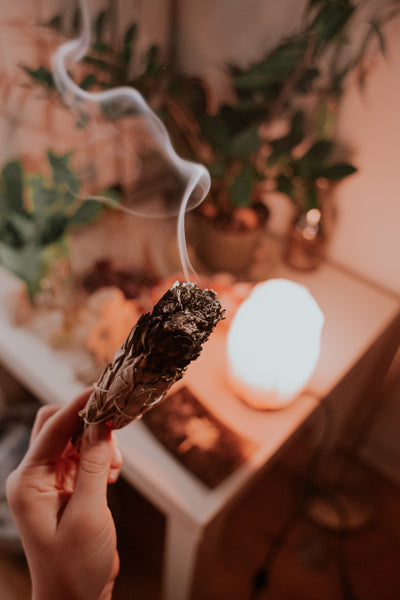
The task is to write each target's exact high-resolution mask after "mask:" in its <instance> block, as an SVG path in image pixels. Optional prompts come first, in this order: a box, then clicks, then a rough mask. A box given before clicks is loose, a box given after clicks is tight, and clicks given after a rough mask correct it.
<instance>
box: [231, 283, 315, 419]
mask: <svg viewBox="0 0 400 600" xmlns="http://www.w3.org/2000/svg"><path fill="white" fill-rule="evenodd" d="M323 323H324V316H323V314H322V312H321V310H320V308H319V306H318V305H317V303H316V301H315V300H314V298H313V297H312V296H311V294H310V293H309V291H308V290H307V289H306V288H305V287H304V286H302V285H299V284H297V283H294V282H292V281H288V280H286V279H271V280H270V281H267V282H263V283H260V284H258V285H256V286H255V287H254V289H253V291H252V293H251V294H250V296H249V297H248V298H247V300H245V301H244V302H243V303H242V304H241V305H240V307H239V309H238V311H237V313H236V315H235V317H234V319H233V321H232V324H231V326H230V329H229V332H228V338H227V351H228V367H229V378H230V383H231V384H232V386H233V387H234V389H235V391H236V393H237V394H238V395H239V396H240V397H242V398H243V399H244V400H245V401H246V402H247V403H248V404H249V405H251V406H254V407H255V408H265V409H268V408H280V407H282V406H285V405H287V404H288V403H289V402H291V401H292V400H293V399H294V398H295V397H296V395H297V394H298V393H299V392H300V391H301V390H302V389H303V388H304V386H305V384H306V383H307V381H308V379H309V377H310V375H311V373H312V372H313V370H314V368H315V365H316V363H317V360H318V356H319V352H320V340H321V331H322V326H323Z"/></svg>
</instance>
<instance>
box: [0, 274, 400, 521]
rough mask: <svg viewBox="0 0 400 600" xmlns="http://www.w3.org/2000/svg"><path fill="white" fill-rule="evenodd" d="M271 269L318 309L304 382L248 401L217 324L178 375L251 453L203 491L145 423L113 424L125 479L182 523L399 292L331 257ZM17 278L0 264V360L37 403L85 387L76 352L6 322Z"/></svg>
mask: <svg viewBox="0 0 400 600" xmlns="http://www.w3.org/2000/svg"><path fill="white" fill-rule="evenodd" d="M271 276H272V277H286V278H288V279H292V280H294V281H297V282H299V283H302V284H304V285H306V287H307V288H308V289H309V290H310V292H311V293H312V295H313V296H314V298H315V299H316V300H317V302H318V304H319V306H320V308H321V309H322V311H323V313H324V315H325V325H324V329H323V334H322V344H321V355H320V358H319V361H318V364H317V367H316V369H315V371H314V373H313V375H312V377H311V379H310V381H309V383H308V386H307V388H306V390H305V391H304V392H303V393H301V394H300V395H299V397H298V398H296V399H295V400H294V401H293V402H292V403H291V404H290V405H289V406H288V407H286V408H285V409H282V410H277V411H268V412H265V411H256V410H253V409H251V408H248V407H247V406H246V405H245V404H244V403H243V402H242V401H241V400H239V399H238V398H236V397H235V396H234V394H233V393H232V392H231V391H230V389H229V386H228V385H227V382H226V377H225V369H224V355H225V333H226V329H224V327H219V326H218V327H217V330H216V331H215V332H214V333H213V335H212V336H211V338H210V340H209V341H208V342H207V344H206V345H205V347H204V349H203V352H202V355H201V357H200V358H199V359H198V360H197V361H195V362H194V363H193V364H192V365H191V366H190V367H189V369H188V372H187V373H186V375H185V377H184V380H183V382H182V385H183V384H184V385H187V386H188V387H189V388H190V389H191V390H192V391H193V392H194V393H195V394H196V396H197V397H198V398H199V399H200V400H201V402H202V403H203V404H204V405H205V406H206V407H207V408H209V409H211V410H212V412H213V413H214V414H215V415H216V416H217V417H218V418H220V419H221V420H223V421H224V422H225V423H226V424H227V425H228V426H229V427H230V428H231V429H232V430H234V431H237V432H238V433H239V434H242V435H244V436H245V437H247V438H248V439H251V440H253V441H254V442H255V444H256V450H255V451H254V452H253V453H252V454H251V456H250V458H249V459H248V460H247V461H246V462H244V463H243V464H242V465H241V466H240V467H239V468H237V469H236V471H235V472H234V473H233V474H232V475H230V476H229V477H228V478H227V479H226V480H224V481H223V482H222V483H221V484H220V485H218V486H217V487H216V488H214V489H209V488H208V487H206V486H205V485H204V484H202V483H201V482H200V481H199V480H198V479H196V477H195V476H193V475H192V474H191V473H190V472H188V471H187V470H186V469H185V468H183V467H182V466H181V465H180V464H179V463H178V462H177V461H176V460H175V459H174V458H173V457H172V455H170V454H169V453H168V452H167V451H166V450H165V449H164V447H163V446H162V445H161V444H160V443H159V442H158V441H157V440H156V438H154V436H153V435H152V434H151V433H150V432H149V431H148V429H147V428H146V427H145V425H144V424H143V423H142V422H140V421H138V422H135V423H133V424H131V425H129V426H128V427H126V428H124V429H122V430H120V431H118V432H117V435H118V438H119V444H120V447H121V451H122V454H123V457H124V467H123V475H124V477H125V478H126V479H127V480H128V481H129V482H130V483H131V484H132V485H133V486H134V487H135V488H136V489H137V490H138V491H139V492H141V493H143V494H144V495H145V496H146V497H147V498H148V499H149V500H150V501H151V502H152V503H153V504H154V505H155V506H156V507H157V508H158V509H159V510H161V511H162V512H165V513H167V514H169V515H171V514H173V515H175V516H179V518H180V519H182V521H183V522H185V523H186V526H188V527H201V526H202V525H203V524H205V523H206V522H207V521H209V520H210V519H211V518H212V517H213V516H214V515H215V514H217V512H218V511H219V510H220V509H221V507H223V506H224V505H225V504H226V503H227V502H228V501H229V500H230V499H231V498H233V497H234V496H235V494H236V493H237V492H238V491H239V490H240V489H241V488H242V487H243V485H245V484H246V483H247V482H248V481H249V480H250V479H251V477H252V476H253V475H254V473H255V472H256V471H257V470H258V469H259V468H260V467H261V466H263V465H264V464H265V463H266V462H267V461H268V460H269V459H270V458H271V457H272V456H273V455H274V454H275V453H276V451H277V450H278V449H279V448H280V447H281V446H282V444H283V443H284V442H285V441H286V440H287V439H288V438H289V437H290V435H291V434H292V433H293V432H294V431H295V430H296V429H297V428H298V427H299V426H300V425H301V424H302V423H303V422H304V420H305V419H306V418H307V417H308V416H309V415H310V413H311V412H312V411H313V410H314V409H315V408H316V406H317V405H318V402H319V401H320V400H321V399H322V398H323V397H325V396H326V395H327V394H328V393H329V391H330V390H332V389H333V388H334V386H335V385H336V384H337V383H338V382H339V381H340V380H341V379H342V378H343V376H344V375H345V374H346V373H347V372H348V371H349V370H350V369H351V367H352V366H353V365H354V364H355V363H356V362H357V360H358V359H359V358H360V357H361V356H362V355H363V354H364V353H365V352H366V351H367V350H368V348H369V347H370V346H371V345H372V344H373V342H374V341H375V340H376V339H377V337H378V336H379V335H380V334H381V333H382V332H383V331H384V330H385V329H386V327H388V326H389V324H390V323H391V321H392V320H393V319H394V318H395V317H396V315H397V314H398V313H399V309H400V304H399V299H398V298H396V297H395V296H394V295H390V294H389V293H386V292H385V291H382V290H380V289H378V288H376V287H374V286H372V285H370V284H368V283H366V282H364V281H362V280H360V279H357V278H354V277H353V276H351V275H349V274H346V273H344V272H342V271H341V270H339V269H337V268H335V267H334V266H331V265H328V264H324V265H322V266H321V267H320V269H318V270H317V271H315V272H312V273H300V272H297V271H292V270H289V269H287V268H285V267H283V266H281V265H280V266H278V267H276V268H275V270H274V272H273V273H272V274H271ZM19 285H20V283H19V281H18V280H16V279H15V278H14V277H12V276H11V275H9V274H8V273H6V272H5V271H4V270H2V269H1V268H0V360H1V362H2V363H3V364H4V366H5V367H6V368H7V369H8V370H9V371H10V372H11V373H12V374H13V375H14V376H15V377H16V378H17V379H18V380H19V381H21V383H23V384H24V385H26V386H27V387H28V389H30V390H31V391H32V392H33V393H34V394H35V395H36V396H37V398H38V399H39V400H40V401H42V402H44V403H49V402H60V403H66V402H69V401H70V400H71V398H73V397H74V396H75V395H76V394H78V393H80V392H81V391H82V390H83V388H84V386H83V384H82V383H80V382H79V381H78V380H77V379H76V377H75V369H76V367H77V365H78V364H79V361H80V360H81V359H82V355H80V353H79V351H72V350H65V349H57V350H56V349H54V348H52V347H50V345H48V344H47V343H46V341H45V340H44V339H42V338H40V337H39V336H38V335H37V334H35V332H33V331H31V330H30V329H29V328H27V327H21V326H16V325H14V324H12V322H11V321H10V318H9V310H10V305H11V304H12V302H13V292H15V290H17V289H18V286H19ZM177 385H180V384H177Z"/></svg>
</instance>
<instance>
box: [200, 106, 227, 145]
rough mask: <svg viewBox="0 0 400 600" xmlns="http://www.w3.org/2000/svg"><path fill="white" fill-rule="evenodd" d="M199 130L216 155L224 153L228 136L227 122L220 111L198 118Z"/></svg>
mask: <svg viewBox="0 0 400 600" xmlns="http://www.w3.org/2000/svg"><path fill="white" fill-rule="evenodd" d="M200 127H201V132H202V134H203V135H204V137H205V139H206V140H207V141H208V142H209V143H210V144H211V147H212V149H213V150H214V152H215V153H216V154H217V155H218V154H220V153H222V154H226V152H227V150H228V148H229V143H230V136H229V132H228V127H227V123H226V121H225V120H224V118H223V116H222V114H221V113H218V114H216V115H205V116H204V117H203V118H202V119H201V120H200Z"/></svg>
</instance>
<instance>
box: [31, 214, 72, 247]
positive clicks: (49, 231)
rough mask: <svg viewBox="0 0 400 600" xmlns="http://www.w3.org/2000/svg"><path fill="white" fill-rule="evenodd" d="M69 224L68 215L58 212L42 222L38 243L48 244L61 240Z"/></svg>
mask: <svg viewBox="0 0 400 600" xmlns="http://www.w3.org/2000/svg"><path fill="white" fill-rule="evenodd" d="M67 225H68V218H67V216H66V215H65V214H64V213H62V212H58V213H55V214H53V215H51V217H50V218H49V219H46V220H45V221H44V222H43V223H42V227H41V231H39V233H38V240H37V241H38V244H39V245H41V246H47V245H49V244H53V243H54V242H56V241H58V240H60V239H61V238H62V236H63V235H64V232H65V230H66V228H67Z"/></svg>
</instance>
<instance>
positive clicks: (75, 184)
mask: <svg viewBox="0 0 400 600" xmlns="http://www.w3.org/2000/svg"><path fill="white" fill-rule="evenodd" d="M47 158H48V161H49V164H50V167H51V170H52V179H53V184H54V186H56V187H57V188H58V192H59V193H61V194H62V195H63V196H64V204H65V206H69V205H70V204H72V202H73V201H74V200H75V198H76V195H77V194H78V192H79V188H80V181H79V179H78V177H77V176H76V175H75V173H74V172H73V171H72V170H71V168H70V166H69V162H70V159H71V154H70V153H68V154H62V155H59V156H58V155H56V154H54V153H53V152H51V151H49V152H48V153H47Z"/></svg>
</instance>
